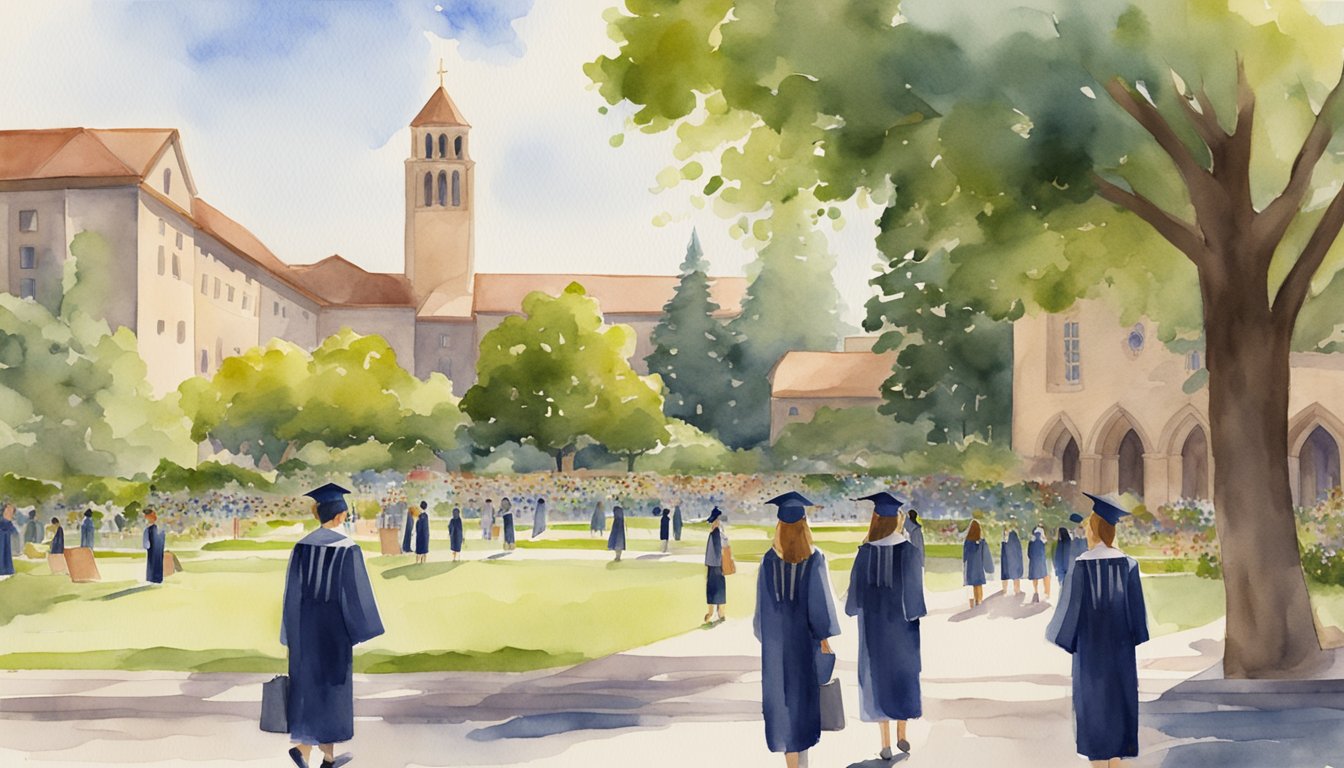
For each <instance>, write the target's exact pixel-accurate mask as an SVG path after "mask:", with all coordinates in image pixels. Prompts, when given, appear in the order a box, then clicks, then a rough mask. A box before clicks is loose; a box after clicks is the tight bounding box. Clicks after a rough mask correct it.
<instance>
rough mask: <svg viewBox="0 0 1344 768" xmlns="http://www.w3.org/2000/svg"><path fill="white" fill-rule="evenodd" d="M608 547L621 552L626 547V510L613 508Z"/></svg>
mask: <svg viewBox="0 0 1344 768" xmlns="http://www.w3.org/2000/svg"><path fill="white" fill-rule="evenodd" d="M607 549H609V550H612V551H615V552H619V551H621V550H623V549H625V510H621V511H619V512H617V511H615V510H612V513H611V533H609V534H607Z"/></svg>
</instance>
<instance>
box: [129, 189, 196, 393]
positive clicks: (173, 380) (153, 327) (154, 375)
mask: <svg viewBox="0 0 1344 768" xmlns="http://www.w3.org/2000/svg"><path fill="white" fill-rule="evenodd" d="M137 210H138V214H137V216H136V222H137V223H136V233H137V240H138V247H137V252H138V259H137V264H136V280H137V284H138V286H139V288H138V290H137V295H138V297H139V301H138V302H136V303H135V312H136V325H135V330H136V336H137V339H138V342H139V348H140V355H141V356H142V357H143V358H144V359H145V365H146V366H147V369H148V370H147V374H148V377H149V382H150V385H151V386H153V388H154V391H155V392H156V393H159V394H162V393H164V392H168V391H171V390H172V389H174V388H176V387H177V385H178V384H180V383H182V381H183V380H184V379H186V378H188V377H190V376H191V372H192V365H191V350H192V347H193V342H194V340H195V338H196V328H195V326H196V317H195V307H194V303H193V302H194V297H193V296H192V290H191V286H192V280H193V278H194V276H195V272H196V265H195V262H194V260H193V258H192V253H193V251H194V250H195V225H194V224H193V223H192V222H191V221H190V220H188V219H187V218H186V217H184V216H182V215H180V214H179V213H178V212H176V211H175V210H173V209H172V208H170V207H168V206H167V205H164V204H163V203H161V202H159V201H158V200H156V199H154V198H153V197H151V196H149V195H147V194H145V193H143V192H141V193H140V194H139V204H138V206H137ZM132 301H135V299H134V298H132Z"/></svg>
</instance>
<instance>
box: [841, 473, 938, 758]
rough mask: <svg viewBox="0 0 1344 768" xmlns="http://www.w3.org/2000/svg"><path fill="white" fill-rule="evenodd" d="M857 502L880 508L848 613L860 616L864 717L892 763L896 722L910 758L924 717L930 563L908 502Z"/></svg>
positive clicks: (886, 498) (883, 496)
mask: <svg viewBox="0 0 1344 768" xmlns="http://www.w3.org/2000/svg"><path fill="white" fill-rule="evenodd" d="M858 500H859V501H871V502H873V517H872V519H871V520H870V521H869V523H868V536H867V538H865V539H864V542H863V544H862V545H860V546H859V553H858V556H857V557H855V558H854V566H853V568H852V569H851V570H850V572H849V594H848V596H847V597H846V598H845V613H847V614H849V615H850V616H857V617H858V618H859V718H860V719H861V720H863V721H864V722H866V723H877V724H878V725H879V726H880V728H881V732H882V751H881V752H880V753H879V756H880V757H881V758H882V759H883V760H891V759H892V758H893V757H894V755H893V753H892V751H891V721H892V720H895V721H896V748H897V749H899V750H900V751H902V752H909V751H910V742H909V741H907V740H906V738H905V723H906V721H907V720H911V719H914V718H917V717H919V716H920V715H922V714H923V704H922V699H921V698H920V692H919V672H920V669H921V666H922V664H921V656H920V649H919V620H920V618H921V617H922V616H925V615H926V614H927V613H928V609H927V608H926V607H925V605H924V569H923V563H922V559H923V558H922V557H921V556H920V552H919V550H918V549H916V548H915V545H914V543H912V542H911V541H910V537H909V535H907V534H906V529H905V514H904V513H902V512H901V505H902V504H903V503H904V502H902V501H901V500H900V499H898V498H896V497H895V496H892V495H891V494H889V493H887V492H886V491H879V492H877V493H874V494H873V495H871V496H864V497H863V498H862V499H858Z"/></svg>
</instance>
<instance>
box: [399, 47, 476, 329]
mask: <svg viewBox="0 0 1344 768" xmlns="http://www.w3.org/2000/svg"><path fill="white" fill-rule="evenodd" d="M438 74H439V87H438V89H437V90H435V91H434V93H433V94H432V95H430V97H429V101H427V102H425V106H424V108H423V109H421V110H420V113H419V114H418V115H416V116H415V119H414V120H412V121H411V155H410V157H409V158H408V159H407V160H406V278H407V279H408V280H410V281H411V285H412V286H413V287H414V289H415V299H416V303H417V304H423V303H424V301H425V299H426V298H427V297H428V296H429V295H430V294H431V293H433V292H435V291H438V292H440V293H442V294H449V295H450V296H449V297H451V298H457V297H460V296H466V295H467V294H469V293H471V290H472V277H473V263H474V249H475V237H474V235H473V232H472V230H473V220H474V218H475V216H474V214H473V211H472V207H473V206H474V205H475V203H476V195H475V183H474V180H475V172H474V170H473V169H474V166H475V163H474V162H472V160H471V155H470V153H469V152H470V142H469V133H470V132H471V126H470V125H468V124H467V121H466V120H465V119H463V117H462V113H461V112H459V111H458V109H457V105H456V104H454V103H453V100H452V99H450V98H449V97H448V92H447V91H446V90H444V88H443V75H444V69H443V61H442V60H440V61H439V73H438Z"/></svg>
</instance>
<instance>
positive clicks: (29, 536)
mask: <svg viewBox="0 0 1344 768" xmlns="http://www.w3.org/2000/svg"><path fill="white" fill-rule="evenodd" d="M42 534H43V531H42V526H41V524H39V523H38V522H37V512H32V513H30V514H29V515H28V522H27V523H25V524H24V526H23V541H24V543H25V544H41V543H42Z"/></svg>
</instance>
